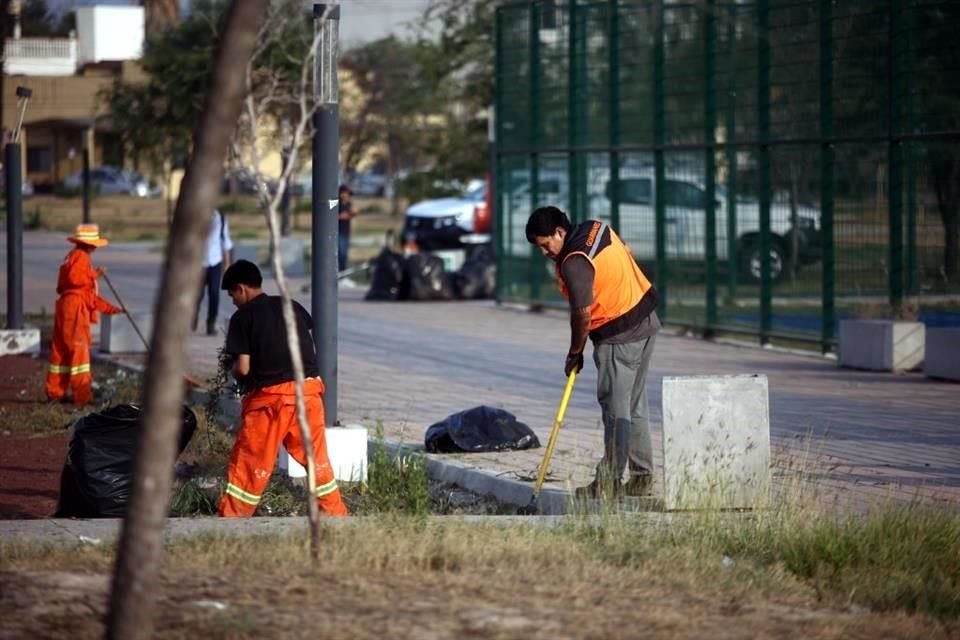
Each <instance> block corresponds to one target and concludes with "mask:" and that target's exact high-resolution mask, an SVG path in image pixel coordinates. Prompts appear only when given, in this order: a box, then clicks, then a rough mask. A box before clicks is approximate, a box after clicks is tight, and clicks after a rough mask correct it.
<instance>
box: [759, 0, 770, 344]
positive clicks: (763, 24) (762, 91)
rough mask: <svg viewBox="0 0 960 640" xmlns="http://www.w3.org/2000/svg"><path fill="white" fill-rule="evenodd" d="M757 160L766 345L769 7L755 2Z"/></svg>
mask: <svg viewBox="0 0 960 640" xmlns="http://www.w3.org/2000/svg"><path fill="white" fill-rule="evenodd" d="M756 10H757V15H756V20H757V134H758V136H759V138H760V148H759V150H758V157H757V172H758V178H759V180H758V182H759V184H758V188H759V191H760V193H759V196H760V343H761V344H767V343H769V342H770V329H771V324H772V323H771V316H772V291H771V289H772V288H773V282H772V280H771V278H770V7H769V5H768V0H758V2H757V9H756Z"/></svg>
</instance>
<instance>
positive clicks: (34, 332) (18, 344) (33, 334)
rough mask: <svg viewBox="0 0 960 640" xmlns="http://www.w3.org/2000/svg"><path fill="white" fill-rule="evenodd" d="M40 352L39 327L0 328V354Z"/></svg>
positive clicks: (12, 354) (11, 354)
mask: <svg viewBox="0 0 960 640" xmlns="http://www.w3.org/2000/svg"><path fill="white" fill-rule="evenodd" d="M21 353H26V354H35V353H40V329H0V356H14V355H17V354H21Z"/></svg>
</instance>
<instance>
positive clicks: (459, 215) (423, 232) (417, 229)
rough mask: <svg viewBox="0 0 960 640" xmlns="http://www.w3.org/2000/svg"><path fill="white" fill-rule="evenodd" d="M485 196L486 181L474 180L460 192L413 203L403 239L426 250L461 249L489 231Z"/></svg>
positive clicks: (407, 216)
mask: <svg viewBox="0 0 960 640" xmlns="http://www.w3.org/2000/svg"><path fill="white" fill-rule="evenodd" d="M486 196H487V184H486V182H485V181H484V180H471V181H470V182H469V183H468V184H467V188H466V189H465V190H464V192H463V194H462V195H460V196H457V197H453V198H437V199H434V200H423V201H422V202H418V203H416V204H414V205H411V206H410V207H408V208H407V211H406V215H405V217H404V221H403V241H404V243H405V244H406V245H409V246H412V245H415V246H416V247H417V248H418V249H420V250H423V251H437V250H446V249H460V248H463V247H464V246H466V245H468V244H476V242H477V240H478V239H477V237H476V236H478V235H484V234H488V233H489V231H490V213H489V209H488V207H487V202H486ZM486 240H487V241H488V240H489V238H486Z"/></svg>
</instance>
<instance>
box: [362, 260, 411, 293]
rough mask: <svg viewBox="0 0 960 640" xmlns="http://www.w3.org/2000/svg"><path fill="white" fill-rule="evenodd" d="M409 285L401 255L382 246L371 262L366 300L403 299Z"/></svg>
mask: <svg viewBox="0 0 960 640" xmlns="http://www.w3.org/2000/svg"><path fill="white" fill-rule="evenodd" d="M409 288H410V285H409V281H408V280H407V271H406V265H405V261H404V259H403V256H402V255H400V254H399V253H397V252H396V251H393V250H392V249H390V247H384V248H383V250H382V251H380V255H378V256H377V259H376V260H374V262H373V275H372V277H371V278H370V288H369V289H368V290H367V294H366V296H365V298H366V299H367V300H404V299H405V298H406V297H407V294H408V291H409Z"/></svg>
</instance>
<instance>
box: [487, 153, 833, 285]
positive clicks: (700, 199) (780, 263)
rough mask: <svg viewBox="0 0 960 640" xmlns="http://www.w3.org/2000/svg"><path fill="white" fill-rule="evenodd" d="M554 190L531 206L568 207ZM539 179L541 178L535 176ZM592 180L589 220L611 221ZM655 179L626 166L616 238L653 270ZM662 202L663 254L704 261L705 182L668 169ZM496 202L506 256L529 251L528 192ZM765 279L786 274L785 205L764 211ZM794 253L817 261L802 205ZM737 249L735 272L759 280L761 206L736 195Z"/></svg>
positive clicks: (722, 202) (816, 243) (811, 212)
mask: <svg viewBox="0 0 960 640" xmlns="http://www.w3.org/2000/svg"><path fill="white" fill-rule="evenodd" d="M559 178H560V182H561V184H560V187H559V189H558V190H557V191H556V193H555V194H553V195H554V196H555V197H553V198H552V197H551V194H549V193H544V192H543V190H541V193H540V201H539V202H538V203H537V206H541V205H545V204H555V205H557V206H559V207H560V208H562V209H564V210H566V207H567V201H568V199H569V198H568V196H567V189H566V186H565V185H566V182H567V180H568V179H567V178H564V177H563V176H559ZM541 180H543V178H542V177H541ZM591 182H593V183H599V184H601V185H605V187H604V189H603V193H602V194H600V193H594V194H593V195H592V196H591V197H590V198H589V205H588V206H589V215H590V217H591V218H594V219H597V220H603V221H605V222H610V210H611V201H612V196H613V192H612V184H611V183H610V181H609V177H608V176H601V175H597V176H592V177H591ZM658 195H659V194H658V193H657V192H656V181H655V179H654V172H653V168H652V167H651V168H643V169H630V170H627V171H624V172H622V173H621V174H620V178H619V198H618V200H619V203H620V206H619V218H620V220H619V234H620V237H621V238H622V239H623V241H624V242H625V243H626V244H627V245H628V246H629V247H630V250H631V251H632V252H633V255H634V257H635V258H636V259H637V260H638V261H640V262H643V263H646V264H648V265H652V264H653V263H654V261H655V260H656V255H657V248H656V224H655V220H656V200H657V197H658ZM662 196H663V198H664V200H665V202H664V205H665V222H666V234H665V236H666V245H665V249H666V253H667V257H668V258H670V259H675V260H687V261H691V262H701V263H702V262H703V261H704V260H705V258H706V250H705V246H706V242H705V239H706V189H705V186H704V183H703V182H702V181H701V180H699V179H698V178H697V177H695V176H691V174H689V173H681V172H670V171H668V172H667V173H666V176H665V181H664V190H663V194H662ZM510 197H511V199H510V200H509V201H506V200H505V201H503V202H502V203H501V206H502V210H503V211H504V214H505V215H506V216H508V220H509V222H508V226H507V229H506V235H505V238H504V239H505V246H506V247H507V249H508V251H509V252H510V253H511V254H512V255H527V253H528V252H529V251H530V246H529V243H527V240H526V235H525V233H524V228H525V226H526V220H527V216H529V214H530V211H531V210H532V207H531V203H530V199H529V195H528V194H527V195H526V196H524V193H523V192H518V193H514V194H512V195H511V196H510ZM714 211H715V219H716V256H717V259H718V260H727V258H728V255H729V246H728V243H727V218H728V216H727V197H726V190H725V188H724V186H723V185H717V186H716V203H715V206H714ZM770 232H771V239H770V275H771V277H772V279H773V280H777V279H779V278H781V277H782V276H783V275H785V274H786V272H787V266H788V261H789V258H790V250H791V245H792V242H791V240H792V234H793V233H794V229H793V225H792V224H791V210H790V206H789V204H788V203H787V202H783V201H775V202H772V203H771V206H770ZM796 233H797V236H798V245H799V251H798V254H797V258H798V263H799V264H801V265H803V264H809V263H812V262H816V261H817V260H819V259H820V256H821V237H820V211H819V210H818V209H816V208H815V207H810V206H805V205H800V206H798V208H797V229H796ZM736 234H737V235H736V238H737V244H736V251H737V262H738V265H739V273H741V274H742V276H744V277H745V278H746V279H747V280H750V281H753V282H759V281H760V276H761V267H760V262H761V251H760V206H759V203H758V201H757V200H756V198H751V197H747V196H738V198H737V204H736Z"/></svg>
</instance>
